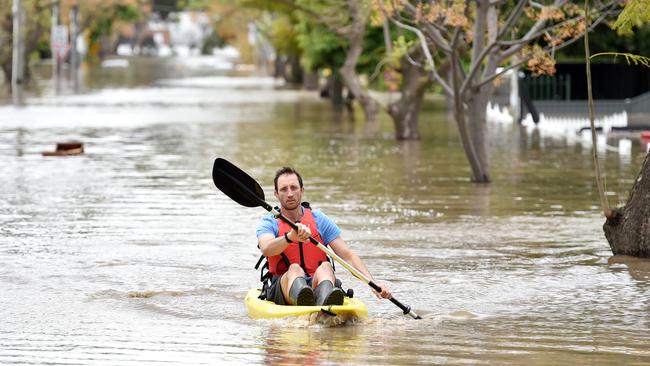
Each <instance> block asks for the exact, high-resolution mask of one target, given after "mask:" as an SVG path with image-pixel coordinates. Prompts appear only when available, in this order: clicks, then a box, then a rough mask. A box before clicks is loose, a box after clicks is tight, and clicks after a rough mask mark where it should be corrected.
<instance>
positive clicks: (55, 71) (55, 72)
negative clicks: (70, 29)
mask: <svg viewBox="0 0 650 366" xmlns="http://www.w3.org/2000/svg"><path fill="white" fill-rule="evenodd" d="M58 25H59V0H53V1H52V31H51V33H50V34H51V37H52V41H51V42H50V44H51V45H54V44H55V34H57V27H58ZM50 49H51V50H52V78H53V79H54V90H55V92H56V94H58V93H59V91H60V90H61V75H60V74H61V73H60V70H61V65H60V64H59V55H58V52H57V50H56V48H55V47H50Z"/></svg>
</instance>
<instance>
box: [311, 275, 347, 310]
mask: <svg viewBox="0 0 650 366" xmlns="http://www.w3.org/2000/svg"><path fill="white" fill-rule="evenodd" d="M314 294H315V295H316V305H318V306H322V305H325V306H327V305H343V297H345V292H343V290H341V289H340V288H338V287H334V285H333V284H332V281H330V280H324V281H321V283H319V284H318V286H316V289H314Z"/></svg>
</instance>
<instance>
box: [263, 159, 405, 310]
mask: <svg viewBox="0 0 650 366" xmlns="http://www.w3.org/2000/svg"><path fill="white" fill-rule="evenodd" d="M273 183H274V186H275V192H274V195H275V197H276V198H277V199H278V201H279V202H280V206H281V208H280V210H281V213H282V214H283V215H284V216H285V217H287V218H288V219H289V220H291V221H293V222H294V223H296V226H297V227H298V230H293V229H291V227H290V226H289V225H288V224H286V223H284V222H282V221H281V220H280V219H276V218H275V217H274V216H273V215H270V214H269V215H266V216H265V217H263V218H262V221H261V222H260V224H259V226H258V228H257V241H258V246H259V248H260V250H261V251H262V254H263V255H264V256H265V257H267V259H268V262H269V263H268V264H269V272H270V273H271V274H272V278H271V285H270V287H269V289H268V291H267V299H268V300H271V301H274V302H275V303H276V304H279V305H286V304H290V305H319V306H320V305H341V304H343V297H344V295H345V294H344V292H343V290H342V289H341V288H339V287H335V286H334V284H335V283H336V277H335V276H334V270H333V268H332V265H331V263H330V262H329V261H328V258H327V256H326V254H325V253H324V252H323V251H322V250H320V249H318V247H316V246H315V245H313V244H312V243H310V242H309V237H310V236H313V237H314V238H315V239H316V240H318V241H319V242H321V243H323V244H324V245H325V246H329V247H330V248H331V249H332V250H333V251H334V253H336V254H337V255H338V256H340V257H341V258H342V259H343V260H345V261H346V262H347V263H349V264H351V265H352V266H353V267H354V268H356V269H357V270H358V271H360V272H361V273H363V274H364V275H365V276H366V277H368V278H369V279H372V276H371V275H370V272H369V271H368V269H367V268H366V266H365V265H364V264H363V262H362V261H361V259H360V258H359V257H358V256H357V255H356V254H355V253H354V252H353V251H352V250H351V249H350V248H349V247H348V246H347V244H346V243H345V242H344V241H343V239H341V236H340V234H341V230H340V229H339V228H338V226H336V224H335V223H334V222H333V221H332V220H331V219H330V218H328V217H327V216H325V214H323V213H322V212H320V211H312V210H311V208H309V205H308V204H302V201H301V199H302V195H303V193H304V188H303V183H302V177H301V176H300V174H299V173H298V172H297V171H295V170H294V169H292V168H289V167H284V168H282V169H280V170H278V171H277V172H276V174H275V179H274V180H273ZM381 287H382V292H381V293H376V292H374V290H373V292H374V294H375V296H377V297H378V298H385V299H389V298H391V296H392V295H391V293H390V291H389V290H388V288H387V286H386V285H383V286H381Z"/></svg>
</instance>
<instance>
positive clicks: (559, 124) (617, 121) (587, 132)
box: [486, 103, 650, 156]
mask: <svg viewBox="0 0 650 366" xmlns="http://www.w3.org/2000/svg"><path fill="white" fill-rule="evenodd" d="M486 112H487V120H488V122H490V123H497V124H509V125H510V124H513V123H514V118H513V116H512V115H511V114H510V111H509V110H508V108H505V107H503V108H501V107H500V106H499V105H498V104H494V105H493V104H492V103H488V106H487V111H486ZM627 123H628V117H627V112H625V111H623V112H621V113H614V114H612V115H609V116H604V117H601V118H596V119H595V121H594V125H595V127H596V128H600V130H599V131H598V134H597V148H598V150H599V151H602V152H604V151H616V152H618V153H619V154H621V155H626V156H629V155H630V154H631V153H632V141H631V140H630V139H628V138H621V139H618V147H616V146H610V145H608V144H607V135H608V134H609V133H610V132H611V131H612V128H613V127H627ZM521 127H522V128H525V129H526V131H528V132H529V133H532V131H535V130H537V131H538V132H539V134H540V136H541V137H556V138H564V139H566V140H567V142H569V143H570V144H573V143H581V144H582V145H583V146H589V147H591V143H592V138H591V129H590V128H589V127H590V124H589V119H588V118H573V117H546V116H544V114H540V115H539V122H538V123H535V122H534V121H533V118H532V116H531V115H530V114H527V115H526V117H525V118H523V119H522V121H521ZM648 149H650V145H649V146H648Z"/></svg>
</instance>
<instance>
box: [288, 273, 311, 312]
mask: <svg viewBox="0 0 650 366" xmlns="http://www.w3.org/2000/svg"><path fill="white" fill-rule="evenodd" d="M289 302H291V303H292V305H298V306H314V305H315V303H316V301H315V300H314V291H313V290H312V289H311V287H310V286H309V285H307V280H305V278H304V277H298V278H296V279H295V280H293V284H291V289H290V290H289Z"/></svg>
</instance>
